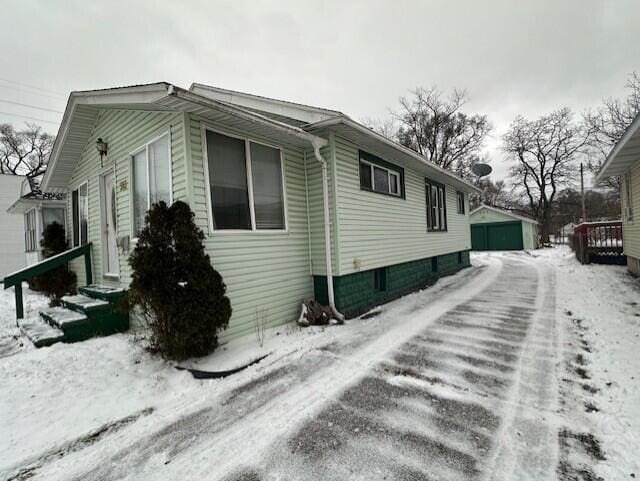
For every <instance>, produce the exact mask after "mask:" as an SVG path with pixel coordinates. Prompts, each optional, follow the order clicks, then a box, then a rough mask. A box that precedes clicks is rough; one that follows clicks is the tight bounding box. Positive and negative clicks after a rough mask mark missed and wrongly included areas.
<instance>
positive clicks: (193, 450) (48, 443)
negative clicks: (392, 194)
mask: <svg viewBox="0 0 640 481" xmlns="http://www.w3.org/2000/svg"><path fill="white" fill-rule="evenodd" d="M473 263H474V265H475V268H474V269H466V270H464V271H462V272H460V273H458V274H457V275H455V276H451V277H448V278H444V279H441V280H440V281H439V282H438V283H437V284H436V285H435V286H433V287H431V288H430V289H427V290H425V291H422V292H419V293H415V294H412V295H409V296H406V297H404V298H402V299H399V300H398V301H395V302H393V303H390V304H388V305H385V306H383V307H382V308H380V309H378V310H376V315H375V316H373V317H370V316H365V318H363V319H358V320H352V321H349V322H348V323H347V324H346V325H345V326H339V327H328V328H309V329H299V328H297V327H295V326H287V327H283V328H279V329H274V330H271V331H269V332H268V333H267V339H266V341H265V343H264V345H262V346H260V345H259V343H258V340H257V338H256V337H255V336H248V337H246V338H244V339H239V340H236V341H233V342H231V343H229V344H228V345H226V346H223V347H221V348H220V349H219V350H218V351H217V352H216V353H214V354H213V355H212V356H210V357H208V358H205V359H201V360H198V361H194V362H192V363H188V364H189V365H191V366H193V367H196V368H198V369H216V370H221V369H228V368H232V367H235V366H237V365H239V364H242V363H244V362H246V361H249V360H251V359H253V358H255V357H258V356H259V355H262V354H266V353H269V356H268V357H267V358H266V359H264V360H263V361H261V362H260V363H258V364H256V365H254V366H251V367H250V368H248V369H246V370H245V371H242V372H240V373H239V374H236V375H233V376H231V377H228V378H225V379H219V380H206V381H197V380H195V379H193V378H192V377H191V375H190V374H188V373H187V372H185V371H178V370H176V369H174V366H173V364H171V363H167V362H163V361H161V360H159V359H157V358H154V357H152V356H150V355H149V354H148V353H147V352H146V351H145V350H144V349H143V347H142V345H143V343H142V342H140V341H139V340H136V339H134V338H133V337H132V336H129V335H115V336H110V337H107V338H99V339H92V340H89V341H85V342H83V343H78V344H71V345H65V344H58V345H54V346H51V347H49V348H42V349H22V350H20V351H18V352H16V353H13V355H8V356H7V357H3V358H0V379H1V380H2V390H1V391H0V433H2V435H1V436H0V453H2V454H0V479H26V478H27V477H29V478H30V479H47V480H55V479H61V480H68V479H78V480H80V479H114V480H115V479H136V480H140V479H142V480H144V479H149V480H159V479H202V478H207V479H225V480H233V479H255V480H259V479H346V478H349V479H425V477H426V478H428V479H432V478H433V479H456V480H458V479H480V478H482V479H486V478H490V479H504V480H507V479H508V480H511V479H536V480H539V479H560V480H565V479H566V480H569V479H582V478H580V477H579V475H581V476H583V478H584V479H597V478H596V477H595V476H602V477H603V478H604V479H607V480H609V479H632V478H633V476H632V474H633V475H634V476H635V477H638V476H640V466H639V465H638V461H637V459H638V456H637V454H636V453H637V452H638V450H640V422H639V418H640V416H639V414H640V413H638V410H639V409H640V408H639V406H640V380H639V379H638V377H640V374H638V373H640V356H637V355H636V351H637V345H638V341H640V338H639V337H638V336H639V334H640V329H639V327H640V326H639V324H640V305H638V304H636V303H635V301H634V299H638V293H640V287H639V282H638V281H637V280H635V279H633V278H631V277H630V276H629V275H628V274H627V273H626V271H625V270H624V268H620V267H615V266H595V265H592V266H580V265H579V264H578V263H577V262H576V261H575V260H574V259H573V258H572V256H571V253H570V251H568V249H566V248H555V249H548V250H541V251H536V252H533V253H531V254H527V253H492V254H478V255H474V257H473ZM6 293H7V292H5V294H6ZM9 294H11V293H9ZM33 302H34V304H33V305H34V306H35V305H37V302H38V300H37V299H34V300H33ZM8 303H9V304H8ZM8 305H9V306H10V307H7V306H8ZM12 306H13V298H12V296H11V295H10V296H5V297H0V316H1V318H0V326H2V329H5V331H2V333H3V334H4V333H5V332H6V333H8V334H10V335H15V331H12V328H11V324H12V323H13V317H12V316H13V311H12ZM7 314H9V317H8V316H7ZM600 458H603V459H600ZM581 473H582V474H581ZM584 476H592V478H588V477H584Z"/></svg>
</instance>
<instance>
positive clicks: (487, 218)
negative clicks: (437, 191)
mask: <svg viewBox="0 0 640 481" xmlns="http://www.w3.org/2000/svg"><path fill="white" fill-rule="evenodd" d="M469 222H470V223H471V245H472V248H473V250H475V251H509V250H522V249H537V248H538V222H536V221H535V220H534V219H531V218H529V217H525V216H522V215H518V214H514V213H513V212H510V211H507V210H503V209H498V208H496V207H491V206H489V205H481V206H480V207H478V208H477V209H475V210H474V211H473V212H471V214H469Z"/></svg>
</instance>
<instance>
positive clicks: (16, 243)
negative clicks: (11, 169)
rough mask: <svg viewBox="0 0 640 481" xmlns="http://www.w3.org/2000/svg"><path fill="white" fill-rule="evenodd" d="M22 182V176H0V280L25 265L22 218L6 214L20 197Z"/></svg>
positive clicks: (18, 215) (17, 215)
mask: <svg viewBox="0 0 640 481" xmlns="http://www.w3.org/2000/svg"><path fill="white" fill-rule="evenodd" d="M23 180H24V177H22V176H17V175H4V174H0V239H2V241H1V243H0V245H1V247H2V248H1V249H0V279H4V276H6V275H7V274H10V273H12V272H14V271H17V270H19V269H21V268H23V267H24V266H25V265H26V256H25V252H24V249H25V243H24V216H23V215H22V214H9V213H8V212H7V209H8V208H9V207H11V206H12V205H13V204H14V203H15V202H16V201H17V200H18V198H19V197H20V190H21V188H22V181H23ZM38 240H39V239H38Z"/></svg>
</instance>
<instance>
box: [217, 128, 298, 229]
mask: <svg viewBox="0 0 640 481" xmlns="http://www.w3.org/2000/svg"><path fill="white" fill-rule="evenodd" d="M205 137H206V144H207V145H206V147H207V170H208V174H209V190H210V194H211V199H210V201H211V215H212V221H213V228H214V229H215V230H285V229H286V220H285V197H284V180H283V160H282V151H281V150H280V149H278V148H275V147H271V146H268V145H264V144H260V143H257V142H254V141H251V140H249V139H242V138H236V137H230V136H228V135H224V134H221V133H219V132H214V131H212V130H206V134H205Z"/></svg>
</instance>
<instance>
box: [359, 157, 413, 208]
mask: <svg viewBox="0 0 640 481" xmlns="http://www.w3.org/2000/svg"><path fill="white" fill-rule="evenodd" d="M359 169H360V189H361V190H368V191H370V192H377V193H379V194H387V195H392V196H394V197H403V196H404V171H403V169H401V168H400V167H396V166H394V165H392V164H389V163H387V162H385V161H384V160H382V159H379V158H378V157H376V156H374V155H371V154H367V153H366V152H360V163H359Z"/></svg>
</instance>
